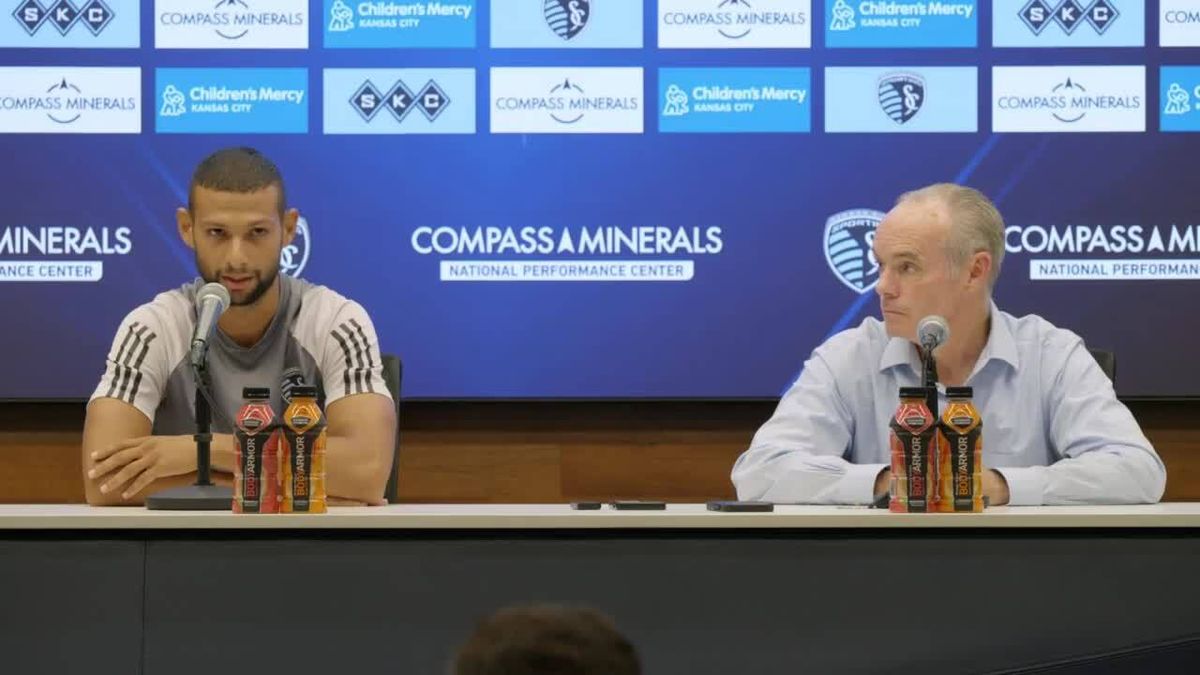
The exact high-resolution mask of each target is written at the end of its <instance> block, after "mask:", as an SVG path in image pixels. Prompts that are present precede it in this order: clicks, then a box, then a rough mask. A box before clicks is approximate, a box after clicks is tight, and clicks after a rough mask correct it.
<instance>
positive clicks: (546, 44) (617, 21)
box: [491, 0, 644, 49]
mask: <svg viewBox="0 0 1200 675" xmlns="http://www.w3.org/2000/svg"><path fill="white" fill-rule="evenodd" d="M491 12H492V22H491V23H492V26H491V41H492V47H496V48H538V49H612V48H617V49H638V48H641V46H642V24H643V15H644V13H643V10H642V0H618V1H617V2H614V1H613V0H492V9H491Z"/></svg>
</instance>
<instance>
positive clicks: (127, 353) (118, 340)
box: [89, 307, 169, 422]
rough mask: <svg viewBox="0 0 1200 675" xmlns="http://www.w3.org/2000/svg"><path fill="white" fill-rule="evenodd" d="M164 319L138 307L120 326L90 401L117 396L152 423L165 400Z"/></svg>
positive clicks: (166, 373) (167, 370)
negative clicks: (159, 406) (162, 401)
mask: <svg viewBox="0 0 1200 675" xmlns="http://www.w3.org/2000/svg"><path fill="white" fill-rule="evenodd" d="M167 361H168V358H167V353H166V347H165V340H164V339H163V330H162V326H161V322H160V321H159V319H158V317H157V316H155V314H154V312H152V311H150V310H148V309H147V308H145V307H139V308H138V309H135V310H133V311H132V312H130V313H129V315H128V316H126V317H125V319H124V320H123V321H122V322H121V325H120V327H119V328H117V335H116V337H114V338H113V343H112V347H111V348H110V349H109V350H108V356H107V357H105V359H104V374H103V375H102V376H101V378H100V383H99V384H98V385H97V386H96V389H95V391H93V392H92V396H91V399H89V401H92V400H95V399H98V398H115V399H117V400H120V401H124V402H125V403H128V404H130V405H132V406H133V407H135V408H137V409H138V410H139V411H141V413H142V414H143V415H145V416H146V417H147V418H148V419H149V420H150V421H151V422H153V421H154V414H155V411H157V410H158V404H159V402H160V401H161V400H162V397H163V391H164V389H165V387H166V384H167V377H168V374H169V367H168V364H167Z"/></svg>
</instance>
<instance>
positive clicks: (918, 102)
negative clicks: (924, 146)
mask: <svg viewBox="0 0 1200 675" xmlns="http://www.w3.org/2000/svg"><path fill="white" fill-rule="evenodd" d="M924 104H925V79H924V78H922V77H921V76H920V75H915V74H913V73H892V74H889V75H885V76H883V77H882V78H880V80H879V106H880V107H881V108H883V112H885V113H887V116H888V117H890V118H892V121H893V122H895V123H896V124H904V123H906V122H908V121H909V120H911V119H912V118H914V117H916V116H917V113H919V112H921V106H923V105H924Z"/></svg>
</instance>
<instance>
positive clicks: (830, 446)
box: [732, 352, 887, 504]
mask: <svg viewBox="0 0 1200 675" xmlns="http://www.w3.org/2000/svg"><path fill="white" fill-rule="evenodd" d="M852 430H853V417H852V415H851V413H850V410H849V409H848V408H847V407H846V405H845V402H844V401H843V399H842V396H841V394H840V392H839V390H838V387H837V381H836V380H835V378H834V376H833V373H832V371H831V370H830V368H829V366H828V364H827V363H826V362H825V360H824V359H822V358H821V356H820V355H819V352H818V353H814V354H813V356H812V357H811V358H809V360H808V361H807V362H806V363H805V364H804V371H803V372H801V373H800V377H799V379H797V380H796V383H795V384H794V385H792V387H791V389H789V390H788V391H787V393H786V394H784V396H783V399H782V400H780V402H779V407H778V408H776V409H775V414H774V415H772V416H771V419H769V420H768V421H767V423H766V424H764V425H763V426H762V428H760V429H759V430H758V432H757V433H756V434H755V435H754V439H753V440H752V441H751V443H750V448H749V449H748V450H746V452H744V453H742V456H741V457H739V458H738V460H737V463H736V464H734V466H733V474H732V479H733V484H734V486H735V487H736V488H737V494H738V499H747V500H763V501H770V502H775V503H799V504H866V503H869V502H871V501H872V499H873V498H874V490H875V479H876V477H878V476H879V473H880V472H881V471H882V470H883V469H884V468H886V467H887V465H886V464H854V463H851V462H849V461H847V460H846V459H845V456H846V454H847V451H848V449H849V447H850V441H851V437H852V433H853V431H852Z"/></svg>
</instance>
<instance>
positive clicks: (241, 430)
mask: <svg viewBox="0 0 1200 675" xmlns="http://www.w3.org/2000/svg"><path fill="white" fill-rule="evenodd" d="M242 398H243V400H244V403H243V404H242V408H241V410H238V413H237V418H236V419H235V420H234V425H235V429H234V433H233V438H234V453H235V457H234V464H233V512H234V513H278V512H279V455H278V451H279V424H278V420H276V418H275V410H274V409H273V408H272V407H271V390H270V389H266V388H261V387H246V388H245V389H243V390H242Z"/></svg>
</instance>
